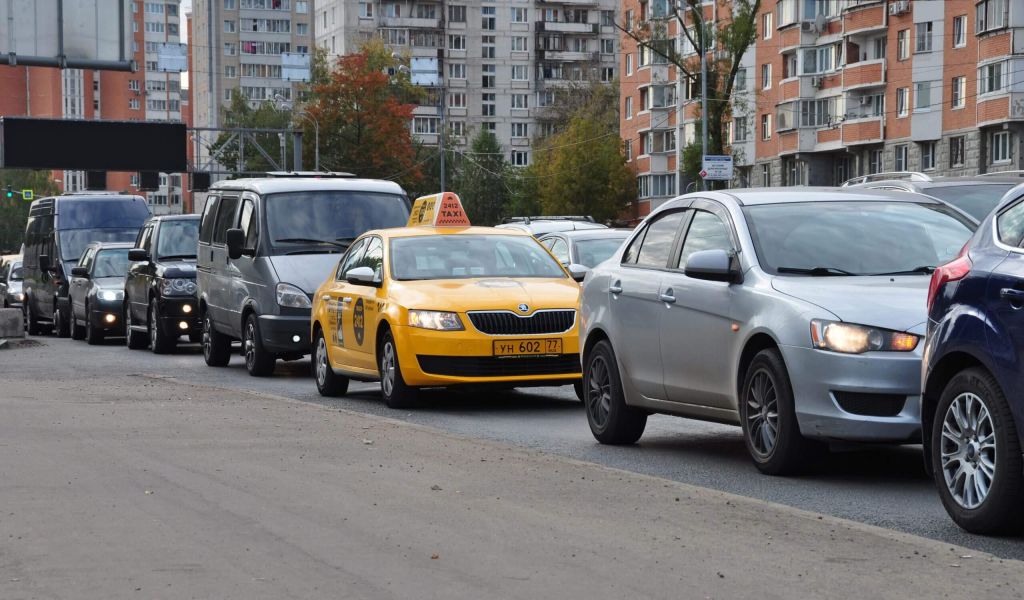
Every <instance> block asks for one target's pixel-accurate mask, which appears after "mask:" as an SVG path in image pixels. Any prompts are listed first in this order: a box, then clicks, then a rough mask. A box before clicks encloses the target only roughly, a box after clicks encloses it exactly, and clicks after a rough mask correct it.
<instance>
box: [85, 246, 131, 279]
mask: <svg viewBox="0 0 1024 600" xmlns="http://www.w3.org/2000/svg"><path fill="white" fill-rule="evenodd" d="M95 262H96V264H95V266H93V269H92V276H93V277H124V276H125V273H127V272H128V248H118V249H116V250H100V251H99V253H98V254H97V255H96V261H95Z"/></svg>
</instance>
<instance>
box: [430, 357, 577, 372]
mask: <svg viewBox="0 0 1024 600" xmlns="http://www.w3.org/2000/svg"><path fill="white" fill-rule="evenodd" d="M416 359H417V360H418V361H419V363H420V368H421V369H422V370H423V372H424V373H430V374H433V375H449V376H453V377H511V376H522V375H578V374H579V373H580V372H581V369H580V356H579V354H558V355H556V356H530V357H514V358H504V357H496V356H431V355H425V354H420V355H418V356H417V357H416Z"/></svg>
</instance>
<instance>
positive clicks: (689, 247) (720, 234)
mask: <svg viewBox="0 0 1024 600" xmlns="http://www.w3.org/2000/svg"><path fill="white" fill-rule="evenodd" d="M719 249H720V250H725V251H726V252H731V251H732V249H733V248H732V240H731V238H730V237H729V229H728V228H727V227H726V226H725V223H723V222H722V220H721V219H720V218H718V215H715V214H713V213H709V212H706V211H703V210H698V211H694V213H693V220H692V221H690V228H689V230H688V231H687V232H686V241H685V242H683V251H682V252H681V253H680V254H679V268H684V267H685V266H686V259H688V258H690V255H691V254H693V253H694V252H701V251H703V250H719Z"/></svg>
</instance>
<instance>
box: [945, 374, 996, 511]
mask: <svg viewBox="0 0 1024 600" xmlns="http://www.w3.org/2000/svg"><path fill="white" fill-rule="evenodd" d="M939 447H940V452H941V461H942V465H941V467H942V475H943V477H944V478H945V481H946V487H947V489H949V493H950V494H951V495H952V496H953V500H955V501H956V503H957V504H959V505H960V506H962V507H964V508H966V509H968V510H973V509H975V508H978V507H979V506H981V504H982V503H983V502H985V499H986V498H987V497H988V493H989V491H990V490H991V489H992V483H993V481H994V480H995V475H996V433H995V426H994V424H993V423H992V415H991V413H990V412H989V410H988V406H986V405H985V401H984V400H982V398H981V397H980V396H978V395H977V394H973V393H970V392H964V393H962V394H960V395H959V396H957V397H956V398H954V399H953V402H951V403H950V405H949V408H948V409H946V414H945V416H944V417H943V420H942V440H941V442H940V446H939Z"/></svg>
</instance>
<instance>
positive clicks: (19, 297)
mask: <svg viewBox="0 0 1024 600" xmlns="http://www.w3.org/2000/svg"><path fill="white" fill-rule="evenodd" d="M14 297H15V299H17V300H18V302H24V301H25V294H24V293H22V292H18V293H17V294H15V295H14Z"/></svg>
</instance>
